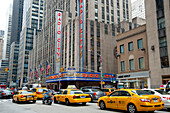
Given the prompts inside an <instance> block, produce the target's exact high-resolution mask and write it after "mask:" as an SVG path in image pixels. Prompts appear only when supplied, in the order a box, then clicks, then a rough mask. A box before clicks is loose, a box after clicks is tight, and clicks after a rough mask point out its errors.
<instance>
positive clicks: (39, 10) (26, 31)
mask: <svg viewBox="0 0 170 113" xmlns="http://www.w3.org/2000/svg"><path fill="white" fill-rule="evenodd" d="M42 20H43V0H24V9H23V24H22V31H21V34H20V48H19V58H18V60H19V61H18V72H17V75H18V78H19V77H20V78H21V80H20V85H22V84H23V83H26V82H27V75H28V58H29V51H30V50H32V48H33V44H34V39H35V38H36V35H37V34H38V32H40V29H42Z"/></svg>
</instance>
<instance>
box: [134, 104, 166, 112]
mask: <svg viewBox="0 0 170 113" xmlns="http://www.w3.org/2000/svg"><path fill="white" fill-rule="evenodd" d="M163 108H164V104H163V103H161V104H154V105H140V106H139V107H138V108H137V110H138V111H156V110H161V109H163Z"/></svg>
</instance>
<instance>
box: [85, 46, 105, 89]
mask: <svg viewBox="0 0 170 113" xmlns="http://www.w3.org/2000/svg"><path fill="white" fill-rule="evenodd" d="M91 51H92V50H91V49H90V50H88V52H91ZM97 55H98V56H100V77H101V78H100V83H101V89H102V88H103V82H102V81H103V76H102V56H101V54H99V53H97Z"/></svg>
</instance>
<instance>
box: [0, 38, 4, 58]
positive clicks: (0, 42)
mask: <svg viewBox="0 0 170 113" xmlns="http://www.w3.org/2000/svg"><path fill="white" fill-rule="evenodd" d="M3 48H4V36H2V37H1V39H0V59H2V58H3Z"/></svg>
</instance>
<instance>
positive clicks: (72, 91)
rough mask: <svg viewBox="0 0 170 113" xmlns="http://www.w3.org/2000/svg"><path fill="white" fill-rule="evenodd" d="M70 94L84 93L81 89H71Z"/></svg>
mask: <svg viewBox="0 0 170 113" xmlns="http://www.w3.org/2000/svg"><path fill="white" fill-rule="evenodd" d="M70 94H83V92H82V91H80V90H71V91H70Z"/></svg>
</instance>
